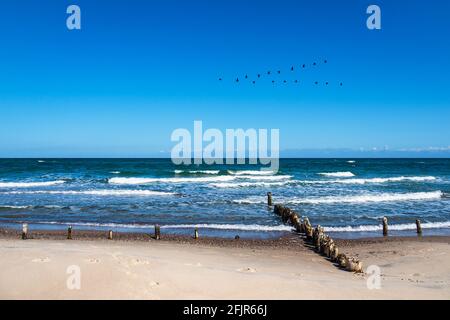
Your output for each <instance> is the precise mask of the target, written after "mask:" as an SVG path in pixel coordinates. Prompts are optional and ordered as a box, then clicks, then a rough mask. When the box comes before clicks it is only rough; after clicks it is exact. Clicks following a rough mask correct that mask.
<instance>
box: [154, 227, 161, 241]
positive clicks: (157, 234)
mask: <svg viewBox="0 0 450 320" xmlns="http://www.w3.org/2000/svg"><path fill="white" fill-rule="evenodd" d="M155 239H156V240H160V239H161V227H160V226H159V224H157V225H155Z"/></svg>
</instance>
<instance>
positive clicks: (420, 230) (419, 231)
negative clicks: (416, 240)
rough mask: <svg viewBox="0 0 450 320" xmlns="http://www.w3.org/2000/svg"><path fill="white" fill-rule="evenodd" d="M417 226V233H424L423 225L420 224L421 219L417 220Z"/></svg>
mask: <svg viewBox="0 0 450 320" xmlns="http://www.w3.org/2000/svg"><path fill="white" fill-rule="evenodd" d="M416 227H417V234H418V235H421V234H422V226H421V225H420V220H419V219H417V220H416Z"/></svg>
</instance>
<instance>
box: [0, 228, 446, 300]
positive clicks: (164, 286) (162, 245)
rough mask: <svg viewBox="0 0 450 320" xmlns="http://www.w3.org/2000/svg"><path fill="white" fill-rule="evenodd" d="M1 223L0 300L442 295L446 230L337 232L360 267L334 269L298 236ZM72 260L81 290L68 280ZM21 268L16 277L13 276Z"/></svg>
mask: <svg viewBox="0 0 450 320" xmlns="http://www.w3.org/2000/svg"><path fill="white" fill-rule="evenodd" d="M20 236H21V234H20V233H19V232H18V231H17V230H5V229H0V256H1V257H2V259H0V269H1V270H2V272H1V273H0V299H449V298H450V268H449V267H448V266H449V265H450V237H446V236H443V237H408V238H406V237H400V238H399V237H387V238H366V239H352V240H346V239H340V240H338V239H336V243H337V245H338V246H339V248H340V249H342V251H343V252H344V253H346V254H350V255H352V256H355V257H358V259H360V260H361V261H362V262H363V268H364V271H366V270H367V267H368V266H373V265H376V266H378V267H379V268H380V281H381V287H380V288H379V289H376V290H373V289H369V288H368V284H367V283H368V281H369V280H370V277H371V274H368V273H362V274H357V273H352V272H348V271H345V270H342V269H340V268H339V267H338V266H337V265H336V264H334V263H331V262H330V261H329V260H328V259H327V258H325V257H324V256H321V255H319V254H317V253H316V252H314V250H313V249H312V248H311V246H309V245H307V244H306V245H305V243H304V241H303V239H302V237H301V236H300V235H295V234H293V235H290V236H287V237H280V238H278V239H270V240H267V239H265V240H249V239H239V240H234V239H219V238H207V237H200V238H199V239H193V238H192V237H184V236H169V235H167V236H165V235H163V236H162V238H161V240H155V239H153V238H152V237H151V236H150V235H146V234H127V233H125V234H121V233H115V234H114V239H113V240H108V239H107V233H106V232H95V231H75V232H73V234H72V236H73V239H72V240H67V233H66V232H62V231H59V232H58V231H32V232H31V233H30V236H31V239H27V240H22V239H21V238H20ZM74 265H75V266H76V267H79V269H80V270H81V275H82V278H81V279H82V285H81V289H80V290H69V289H68V288H67V285H66V283H67V279H68V276H69V275H68V271H67V270H68V269H67V268H68V267H70V266H74ZM19 275H20V276H19Z"/></svg>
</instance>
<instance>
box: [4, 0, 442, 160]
mask: <svg viewBox="0 0 450 320" xmlns="http://www.w3.org/2000/svg"><path fill="white" fill-rule="evenodd" d="M70 4H77V5H79V6H80V8H81V15H82V17H81V26H82V29H81V30H74V31H69V30H68V29H67V27H66V18H67V16H68V15H67V14H66V8H67V6H68V5H70ZM370 4H377V5H379V6H380V8H381V15H382V21H381V24H382V25H381V26H382V29H381V30H368V29H367V27H366V19H367V17H368V15H367V14H366V8H367V7H368V6H369V5H370ZM449 16H450V2H449V1H441V0H433V1H425V0H420V1H419V0H409V1H406V0H404V1H401V0H398V1H381V0H375V1H363V0H345V1H344V0H342V1H337V0H334V1H331V0H330V1H323V0H315V1H312V0H310V1H300V0H292V1H286V0H276V1H275V0H271V1H264V0H260V1H256V0H253V1H249V0H215V1H207V0H203V1H201V0H183V1H182V0H178V1H175V0H153V1H150V0H147V1H144V0H141V1H138V0H127V1H125V0H120V1H119V0H109V1H106V0H96V1H92V0H71V1H65V0H53V1H50V0H39V1H37V0H28V1H24V0H2V1H1V6H0V156H1V157H28V156H30V157H90V156H93V157H103V156H116V157H120V156H123V157H133V156H158V155H163V156H164V155H167V154H168V153H167V152H168V151H170V149H171V148H172V146H173V145H174V143H172V142H171V141H170V135H171V133H172V131H173V130H174V129H176V128H188V129H191V130H192V127H193V121H194V120H202V121H203V125H204V127H205V128H219V129H222V130H224V129H226V128H244V129H245V128H268V129H270V128H278V129H280V147H281V149H282V150H284V151H285V152H286V154H289V155H291V156H297V155H300V156H301V155H302V151H301V150H303V149H308V150H310V149H314V150H317V149H320V150H321V149H325V150H329V149H333V150H334V151H332V155H335V156H339V155H340V154H341V153H340V152H341V151H340V150H341V149H351V150H360V149H361V148H363V149H364V150H371V149H372V148H377V149H380V148H381V149H388V150H394V151H396V150H408V151H409V152H413V155H414V154H417V155H421V154H422V152H421V151H422V150H425V151H427V150H438V151H439V152H440V151H443V152H444V153H445V152H447V151H449V150H448V149H449V146H450V125H449V124H450V78H449V77H450V58H449V57H450V40H449V37H450V18H449ZM325 59H326V60H327V63H326V64H325V63H323V60H325ZM313 62H317V63H318V65H317V66H316V67H314V66H312V63H313ZM302 64H306V65H307V67H306V68H305V69H304V70H300V66H302ZM292 65H294V66H295V71H294V72H291V71H290V68H291V66H292ZM268 70H271V71H272V73H275V71H276V70H280V71H282V74H280V75H277V74H275V75H271V78H270V79H275V80H276V83H275V84H272V83H271V80H269V79H268V78H267V75H266V72H267V71H268ZM258 73H260V74H262V78H261V79H259V80H258V79H257V76H256V75H257V74H258ZM245 74H248V75H249V78H250V79H255V80H257V81H256V84H254V85H253V84H252V83H251V82H250V81H249V80H247V81H244V75H245ZM219 77H221V78H223V80H222V81H219V80H218V78H219ZM236 77H239V78H240V80H241V81H240V82H239V83H236V82H235V80H234V79H235V78H236ZM285 79H286V80H287V81H288V83H287V84H283V83H282V80H285ZM295 79H298V80H299V81H300V82H299V83H298V84H295V83H294V82H293V81H294V80H295ZM315 81H318V82H319V84H318V85H315V84H314V82H315ZM325 81H328V82H329V85H328V86H326V85H325V84H324V83H325ZM340 82H342V83H343V86H342V87H341V86H339V83H340ZM432 148H437V149H432ZM417 150H419V151H417ZM447 154H449V153H447Z"/></svg>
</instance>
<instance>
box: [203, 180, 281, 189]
mask: <svg viewBox="0 0 450 320" xmlns="http://www.w3.org/2000/svg"><path fill="white" fill-rule="evenodd" d="M288 183H289V182H288V181H284V182H262V181H261V182H221V183H210V184H209V185H208V186H211V187H215V188H249V187H278V186H284V185H286V184H288Z"/></svg>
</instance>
